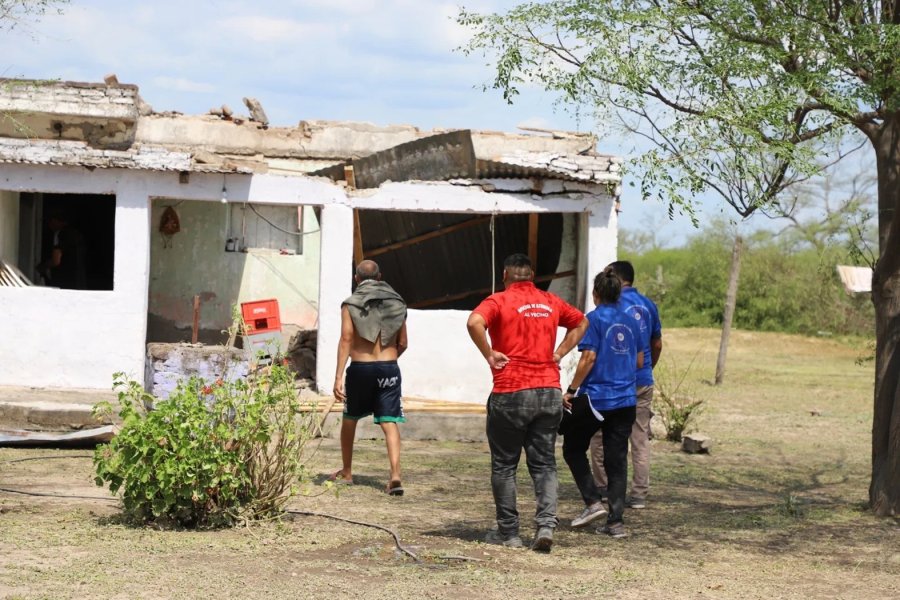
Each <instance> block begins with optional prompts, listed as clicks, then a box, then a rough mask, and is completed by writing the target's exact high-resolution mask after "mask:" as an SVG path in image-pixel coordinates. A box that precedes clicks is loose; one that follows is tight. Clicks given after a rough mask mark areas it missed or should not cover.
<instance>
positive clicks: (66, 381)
mask: <svg viewBox="0 0 900 600" xmlns="http://www.w3.org/2000/svg"><path fill="white" fill-rule="evenodd" d="M67 175H68V176H67ZM71 175H72V173H62V172H60V170H59V169H55V170H54V169H45V170H44V171H43V173H42V174H41V176H40V177H31V178H27V179H22V178H19V181H20V182H21V183H22V185H21V188H20V189H22V188H24V189H23V191H45V192H60V193H64V192H71V193H104V194H106V193H114V194H115V195H116V220H115V223H116V247H115V274H114V289H113V291H108V292H95V291H76V290H59V289H49V288H41V287H30V288H0V339H3V340H6V342H5V343H3V344H0V385H32V386H50V387H79V388H108V387H109V386H111V385H112V374H113V373H114V372H115V371H125V372H126V373H129V374H132V375H134V376H135V377H136V378H138V380H140V379H142V377H143V371H144V357H143V345H144V328H145V325H146V321H147V247H148V235H149V228H148V221H147V214H148V211H147V193H146V189H145V188H144V187H143V186H142V185H141V182H139V181H129V180H128V178H122V179H117V180H109V179H107V178H105V177H104V178H98V179H100V181H95V180H94V178H92V177H90V174H89V173H88V172H87V171H84V173H83V174H80V175H81V176H80V177H75V178H73V177H72V176H71ZM138 177H139V175H138ZM132 178H134V176H132ZM37 180H39V184H38V183H34V182H35V181H37ZM102 180H106V181H102ZM8 182H10V178H9V177H6V178H5V181H2V180H0V185H9V183H8ZM38 188H40V189H38Z"/></svg>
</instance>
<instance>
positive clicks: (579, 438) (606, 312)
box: [560, 267, 644, 538]
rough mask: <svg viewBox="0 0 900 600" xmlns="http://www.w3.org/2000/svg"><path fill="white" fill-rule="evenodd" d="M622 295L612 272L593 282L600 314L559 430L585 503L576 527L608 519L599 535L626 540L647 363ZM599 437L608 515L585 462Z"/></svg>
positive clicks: (591, 319)
mask: <svg viewBox="0 0 900 600" xmlns="http://www.w3.org/2000/svg"><path fill="white" fill-rule="evenodd" d="M621 290H622V282H621V281H620V280H619V277H618V276H617V275H616V274H615V272H614V271H613V270H612V269H611V268H609V267H607V268H606V269H604V270H603V271H602V272H600V273H598V274H597V276H596V277H595V278H594V304H596V306H597V308H595V309H594V310H592V311H591V312H590V313H588V316H587V319H588V328H587V332H586V333H585V334H584V338H582V340H581V342H580V343H579V344H578V349H579V350H581V358H580V359H579V361H578V366H577V367H576V369H575V375H573V376H572V382H571V383H570V384H569V387H568V388H567V389H566V393H565V394H564V395H563V405H564V406H565V408H566V413H567V414H566V415H565V416H564V417H563V422H562V424H561V427H560V433H562V434H563V436H564V441H563V457H564V458H565V460H566V464H568V465H569V469H570V470H571V471H572V478H573V479H574V480H575V484H576V485H577V486H578V491H579V492H581V497H582V499H583V500H584V503H585V509H584V511H583V512H582V513H581V515H579V516H578V517H576V518H575V519H573V520H572V526H573V527H584V526H585V525H587V524H588V523H590V522H592V521H594V520H595V519H597V518H600V517H601V516H603V515H607V519H606V525H605V526H604V527H603V528H602V529H600V530H598V533H601V532H602V533H606V534H608V535H610V536H612V537H614V538H622V537H625V525H624V518H623V513H624V510H625V488H626V486H627V483H628V481H627V480H628V436H629V435H630V434H631V427H632V425H633V424H634V418H635V405H636V404H637V390H636V386H635V380H636V378H637V370H638V369H639V368H640V367H641V366H642V365H643V362H644V355H643V352H641V351H640V348H639V346H638V336H637V333H636V329H637V327H636V325H635V323H634V319H632V318H631V317H630V316H629V315H627V314H625V313H624V312H622V311H621V310H619V309H618V308H617V306H616V302H617V301H618V300H619V295H620V294H621ZM597 431H601V432H602V434H603V438H602V439H603V467H604V470H605V472H606V474H607V476H608V494H609V511H608V513H607V511H606V510H604V509H603V504H602V500H601V495H600V490H599V489H598V488H597V485H596V484H595V482H594V477H593V475H592V473H591V468H590V465H589V463H588V459H587V451H588V448H589V446H590V443H591V438H592V437H593V436H594V434H595V433H597Z"/></svg>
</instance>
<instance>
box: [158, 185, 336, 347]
mask: <svg viewBox="0 0 900 600" xmlns="http://www.w3.org/2000/svg"><path fill="white" fill-rule="evenodd" d="M167 206H173V207H174V210H175V211H176V212H177V213H178V216H179V220H180V225H181V231H180V232H179V233H176V234H175V235H173V236H171V238H170V239H167V238H166V237H164V236H163V235H162V234H161V233H159V231H158V227H159V222H160V217H161V216H162V213H163V211H164V210H165V208H166V207H167ZM256 210H257V211H259V212H260V214H262V215H263V216H264V217H265V218H266V219H268V220H269V221H272V223H274V224H276V225H278V226H279V227H281V228H282V229H286V230H291V228H293V229H294V230H296V228H297V221H298V219H297V207H290V206H281V207H272V206H257V207H256ZM303 210H304V219H303V221H304V224H305V228H306V230H307V233H308V235H304V236H302V242H301V241H300V240H301V238H299V237H298V236H292V235H289V234H284V233H283V232H279V231H278V230H277V229H275V228H273V227H272V226H271V225H270V224H268V223H266V222H265V221H264V220H263V219H262V218H261V217H260V216H259V215H258V214H257V213H256V212H253V211H252V210H250V209H247V208H243V207H242V205H233V204H227V205H226V204H221V203H219V202H196V201H194V202H191V201H188V202H182V203H178V202H177V201H168V200H166V201H162V200H160V201H155V202H154V203H153V210H152V215H151V219H150V226H151V228H152V237H151V250H150V303H149V311H148V312H149V319H148V333H147V340H148V341H151V342H157V341H185V340H189V339H190V330H191V326H192V323H193V298H194V296H195V295H199V296H200V301H201V308H200V330H201V335H200V341H202V342H205V343H222V342H224V340H225V338H226V334H223V333H222V331H223V330H225V329H227V328H228V327H229V326H230V325H231V322H232V309H233V307H234V306H236V305H238V304H239V303H241V302H246V301H250V300H264V299H269V298H275V299H277V300H278V304H279V309H280V312H281V321H282V324H283V325H284V326H285V330H286V334H288V335H289V334H290V333H292V332H293V331H296V330H297V329H312V328H315V326H316V320H317V317H318V295H319V233H318V231H317V230H318V222H317V220H316V217H315V214H314V211H313V209H312V207H304V209H303ZM229 231H230V232H231V233H229ZM272 232H274V234H273V233H272ZM242 234H243V235H242ZM229 238H231V239H234V238H238V241H237V242H232V243H234V244H236V249H238V250H239V249H240V245H241V243H242V242H241V241H240V240H241V238H243V240H244V241H243V243H244V244H247V245H248V246H251V247H249V248H248V249H247V251H246V252H239V251H235V252H227V251H226V244H227V240H228V239H229ZM252 246H264V247H252ZM286 246H289V247H286ZM282 251H284V252H294V254H282V253H281V252H282ZM285 339H287V337H286V338H285Z"/></svg>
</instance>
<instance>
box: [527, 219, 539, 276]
mask: <svg viewBox="0 0 900 600" xmlns="http://www.w3.org/2000/svg"><path fill="white" fill-rule="evenodd" d="M537 249H538V214H537V213H531V214H530V215H528V258H530V259H531V265H532V268H533V269H535V270H537V264H538V262H537V259H538V256H537Z"/></svg>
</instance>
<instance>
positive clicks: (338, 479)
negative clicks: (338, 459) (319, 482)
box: [328, 469, 353, 485]
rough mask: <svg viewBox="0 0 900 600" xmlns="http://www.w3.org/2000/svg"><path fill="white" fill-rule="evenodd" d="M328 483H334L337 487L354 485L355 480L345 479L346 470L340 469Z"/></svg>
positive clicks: (331, 476) (329, 478) (332, 475)
mask: <svg viewBox="0 0 900 600" xmlns="http://www.w3.org/2000/svg"><path fill="white" fill-rule="evenodd" d="M328 481H332V482H334V484H335V485H353V478H352V477H351V478H350V479H347V478H346V477H344V470H343V469H338V470H337V471H335V472H334V473H332V474H331V475H329V476H328Z"/></svg>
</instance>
